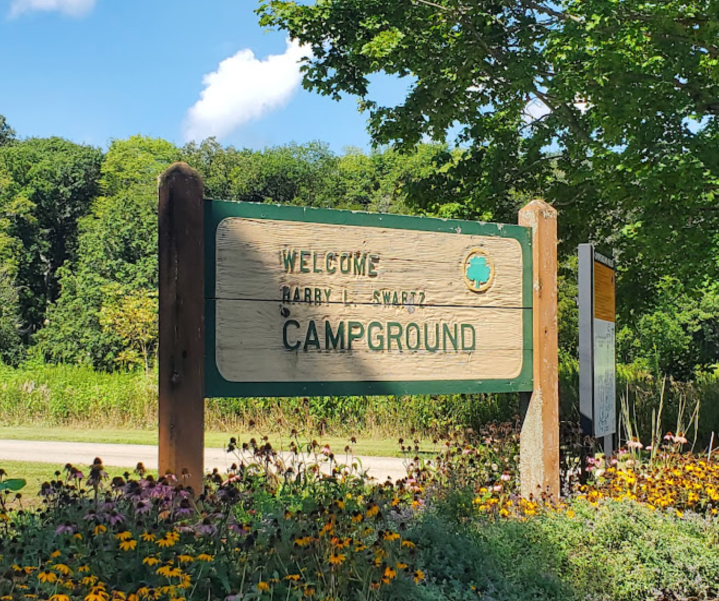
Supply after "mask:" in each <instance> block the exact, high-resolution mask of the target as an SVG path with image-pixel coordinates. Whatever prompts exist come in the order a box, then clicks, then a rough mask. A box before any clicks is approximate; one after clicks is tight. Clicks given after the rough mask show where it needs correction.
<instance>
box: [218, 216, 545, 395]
mask: <svg viewBox="0 0 719 601" xmlns="http://www.w3.org/2000/svg"><path fill="white" fill-rule="evenodd" d="M216 239H217V244H216V248H215V255H216V274H215V277H216V283H215V298H216V299H217V303H216V314H215V318H216V324H215V338H216V345H215V355H216V360H217V368H218V370H219V372H220V374H221V375H222V377H224V379H225V380H228V381H231V382H350V381H365V382H367V381H409V382H411V381H434V380H438V379H443V380H451V379H456V380H471V379H475V380H485V379H511V378H516V377H518V376H519V374H520V373H521V372H522V366H523V362H524V355H525V351H526V350H527V349H528V348H530V349H531V343H530V342H529V340H528V338H529V337H528V336H526V334H525V330H524V319H523V313H525V312H526V309H525V308H524V304H525V303H524V290H523V287H524V285H525V284H524V281H523V274H524V262H523V252H522V246H521V244H520V243H519V242H518V241H517V240H516V239H513V238H500V237H492V236H474V235H466V234H465V235H457V233H446V232H442V233H440V232H427V231H415V230H397V229H391V228H379V227H360V226H352V225H333V224H323V223H304V222H297V221H280V220H272V219H251V218H228V219H225V220H223V221H222V222H221V223H220V224H219V226H218V227H217V238H216ZM474 258H479V259H480V263H481V264H482V265H490V266H491V269H489V268H488V269H487V274H489V275H490V277H489V278H487V281H486V282H478V281H474V280H469V281H468V278H467V277H466V274H467V273H473V272H471V271H470V272H468V271H467V270H468V264H469V263H468V261H472V260H473V259H474ZM343 272H344V273H343ZM478 288H479V289H478ZM288 324H289V325H288ZM328 324H329V326H328ZM341 324H342V325H341ZM351 324H357V325H355V326H352V327H354V330H353V333H354V334H356V335H357V336H356V337H355V338H354V340H353V346H352V348H351V349H350V348H348V347H347V346H345V347H340V348H336V345H333V346H332V347H329V346H328V345H327V344H326V340H325V339H326V335H325V334H326V331H327V327H329V328H330V330H331V332H332V333H333V334H334V335H336V334H337V331H338V328H340V327H344V328H345V329H346V330H349V328H350V325H351ZM371 324H376V325H374V326H373V327H372V331H370V326H371ZM312 328H314V329H316V330H317V335H316V336H315V334H314V332H313V331H312ZM425 329H426V330H427V331H426V332H425ZM437 330H439V331H440V333H441V338H442V342H441V344H440V347H441V348H438V349H436V350H435V349H433V348H432V347H434V346H435V344H436V342H435V338H436V332H437ZM447 330H449V343H447V344H446V343H445V342H446V341H445V338H447V336H446V333H447ZM360 334H361V335H360ZM462 334H464V339H462V340H459V341H457V342H454V340H457V338H458V337H459V338H462ZM368 335H369V336H368ZM390 335H393V336H394V338H393V340H392V341H391V342H390V341H389V337H390ZM346 336H349V332H348V331H346ZM407 336H409V338H407ZM398 337H399V338H398ZM453 338H454V340H452V339H453ZM428 345H429V347H428Z"/></svg>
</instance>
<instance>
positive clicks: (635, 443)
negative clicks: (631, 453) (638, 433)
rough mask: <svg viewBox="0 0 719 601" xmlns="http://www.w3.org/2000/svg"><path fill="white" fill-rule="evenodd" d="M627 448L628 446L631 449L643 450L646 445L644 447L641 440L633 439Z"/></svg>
mask: <svg viewBox="0 0 719 601" xmlns="http://www.w3.org/2000/svg"><path fill="white" fill-rule="evenodd" d="M627 446H628V447H629V448H630V449H642V448H644V445H643V444H642V443H641V442H639V439H637V438H632V439H631V440H630V441H629V442H628V443H627Z"/></svg>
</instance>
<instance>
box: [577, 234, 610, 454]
mask: <svg viewBox="0 0 719 601" xmlns="http://www.w3.org/2000/svg"><path fill="white" fill-rule="evenodd" d="M615 330H616V308H615V273H614V261H613V260H612V259H610V258H609V257H606V256H604V255H602V254H600V253H598V252H597V251H596V250H594V247H593V246H592V245H591V244H580V245H579V371H580V374H579V379H580V383H579V384H580V385H579V393H580V401H579V403H580V414H581V418H582V429H583V430H584V432H585V433H587V434H591V435H592V436H594V437H596V438H599V437H603V436H609V435H612V434H614V433H615V432H616V358H615V338H616V331H615ZM605 450H606V449H605Z"/></svg>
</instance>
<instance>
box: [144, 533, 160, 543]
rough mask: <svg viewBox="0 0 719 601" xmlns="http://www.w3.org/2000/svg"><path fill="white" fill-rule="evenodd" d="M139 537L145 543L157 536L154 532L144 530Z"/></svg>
mask: <svg viewBox="0 0 719 601" xmlns="http://www.w3.org/2000/svg"><path fill="white" fill-rule="evenodd" d="M140 538H141V539H142V540H143V541H145V542H146V543H151V542H152V541H154V540H155V539H156V538H157V536H156V535H154V534H151V533H150V532H147V531H145V532H143V533H142V534H141V535H140Z"/></svg>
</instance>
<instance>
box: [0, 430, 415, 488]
mask: <svg viewBox="0 0 719 601" xmlns="http://www.w3.org/2000/svg"><path fill="white" fill-rule="evenodd" d="M95 457H100V458H101V459H102V461H103V463H104V464H105V465H108V466H113V467H128V468H134V467H135V466H136V465H137V463H138V462H140V461H141V462H142V463H143V464H144V465H145V467H146V468H147V469H150V470H156V469H157V447H156V446H153V445H134V444H102V443H95V442H53V441H28V440H0V460H3V459H5V460H8V461H32V462H38V463H52V464H55V465H57V466H58V467H60V466H63V465H65V464H66V463H72V464H73V465H76V466H77V467H83V466H88V465H90V464H91V463H92V461H93V459H94V458H95ZM356 458H357V459H359V460H360V462H361V465H362V468H364V469H366V470H367V472H368V473H369V475H370V476H372V477H373V478H376V479H377V480H380V481H384V480H386V479H387V478H391V479H392V480H397V479H399V478H403V477H404V476H405V475H406V472H405V467H404V466H405V460H404V459H399V458H396V457H360V456H357V457H356ZM337 461H338V462H339V463H344V462H346V457H345V456H344V455H341V456H338V457H337ZM237 462H238V457H237V456H236V455H234V454H232V453H227V452H226V451H225V449H218V448H205V468H206V469H212V468H215V467H216V468H218V469H219V470H220V471H221V472H224V471H225V470H227V468H229V467H230V466H231V465H232V464H233V463H237Z"/></svg>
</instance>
